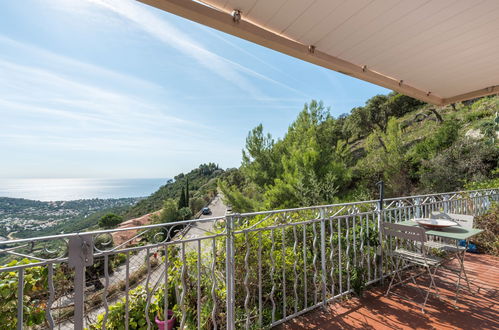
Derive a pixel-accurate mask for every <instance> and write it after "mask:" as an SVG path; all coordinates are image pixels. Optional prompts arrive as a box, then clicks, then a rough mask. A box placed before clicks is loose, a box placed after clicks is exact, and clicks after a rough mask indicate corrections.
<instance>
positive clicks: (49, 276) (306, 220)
mask: <svg viewBox="0 0 499 330" xmlns="http://www.w3.org/2000/svg"><path fill="white" fill-rule="evenodd" d="M494 201H499V189H486V190H476V191H465V192H453V193H444V194H431V195H422V196H410V197H400V198H388V199H380V200H371V201H362V202H355V203H344V204H334V205H322V206H313V207H304V208H297V209H287V210H275V211H265V212H254V213H245V214H229V215H226V216H224V217H213V218H209V219H199V220H188V221H181V222H174V223H167V224H158V225H148V226H142V227H136V228H118V229H112V230H103V231H94V232H85V233H73V234H65V235H56V236H49V237H39V238H33V239H19V240H14V241H4V242H0V262H1V263H2V264H4V266H1V268H0V285H1V287H0V297H1V298H2V299H1V300H0V305H1V306H0V319H2V326H5V327H6V328H15V327H17V329H23V328H26V327H32V328H35V329H36V328H50V329H59V328H60V329H65V328H69V329H73V328H75V329H83V328H85V327H86V328H89V329H123V328H124V329H139V328H147V329H155V328H156V327H157V322H156V319H158V323H161V322H162V321H161V320H166V319H168V318H169V317H171V315H172V314H173V317H174V318H175V322H176V324H177V326H178V327H180V328H189V329H190V328H198V329H200V328H210V329H211V328H213V329H218V328H220V329H235V328H246V329H249V328H268V327H272V326H275V325H278V324H280V323H283V322H285V321H287V320H289V319H291V318H294V317H296V316H298V315H300V314H303V313H305V312H307V311H310V310H312V309H314V308H316V307H318V306H321V305H325V304H327V303H329V302H331V301H334V300H335V299H338V298H340V297H342V296H345V295H348V294H350V293H352V292H355V291H360V290H362V289H363V288H364V287H365V286H366V285H369V284H372V283H375V282H377V281H380V280H381V279H382V278H383V277H384V276H386V274H388V272H389V271H390V270H389V267H388V266H387V264H386V262H384V258H383V253H382V250H381V249H380V248H379V234H378V224H379V222H380V221H381V220H382V219H384V221H393V222H399V221H404V220H407V219H410V218H414V217H423V216H428V215H429V214H430V213H431V212H432V211H436V210H442V211H445V212H449V213H462V214H473V215H479V214H482V213H484V212H485V211H486V210H487V209H489V208H490V205H491V204H492V203H493V202H494ZM193 228H195V230H194V229H193ZM194 232H196V233H197V234H193V233H194ZM200 232H203V233H204V234H199V233H200ZM166 328H167V327H166Z"/></svg>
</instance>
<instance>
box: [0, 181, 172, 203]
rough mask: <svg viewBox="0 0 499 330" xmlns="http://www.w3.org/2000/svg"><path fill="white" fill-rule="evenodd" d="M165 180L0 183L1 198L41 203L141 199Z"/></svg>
mask: <svg viewBox="0 0 499 330" xmlns="http://www.w3.org/2000/svg"><path fill="white" fill-rule="evenodd" d="M167 180H168V179H164V178H163V179H159V178H153V179H60V178H57V179H0V197H14V198H26V199H34V200H41V201H62V200H75V199H90V198H122V197H144V196H149V195H150V194H151V193H153V192H155V191H156V190H157V189H158V188H159V187H160V186H162V185H164V184H165V183H166V181H167Z"/></svg>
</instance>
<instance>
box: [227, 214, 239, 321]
mask: <svg viewBox="0 0 499 330" xmlns="http://www.w3.org/2000/svg"><path fill="white" fill-rule="evenodd" d="M235 216H236V217H237V216H238V214H236V215H235ZM225 221H226V234H227V235H226V238H225V240H226V241H225V243H226V244H225V245H226V256H225V270H226V271H225V274H226V279H225V281H226V290H227V301H226V304H227V330H233V329H235V315H234V304H235V290H234V289H235V288H234V262H235V261H234V215H232V214H231V215H227V217H226V219H225Z"/></svg>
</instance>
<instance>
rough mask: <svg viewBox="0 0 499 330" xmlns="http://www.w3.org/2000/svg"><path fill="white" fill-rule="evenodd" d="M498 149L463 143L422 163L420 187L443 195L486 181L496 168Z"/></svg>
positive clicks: (478, 142) (457, 142) (459, 142)
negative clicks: (469, 184) (446, 192)
mask: <svg viewBox="0 0 499 330" xmlns="http://www.w3.org/2000/svg"><path fill="white" fill-rule="evenodd" d="M498 160H499V149H498V148H497V147H495V146H492V145H488V144H484V143H482V142H480V141H474V140H468V139H462V140H458V141H456V143H454V144H453V145H452V146H451V147H449V148H447V149H445V150H443V151H442V152H440V153H439V154H438V155H436V156H435V157H434V158H432V159H429V160H425V161H423V164H422V168H421V183H422V185H423V187H425V189H426V191H431V192H445V191H452V190H454V189H455V188H456V187H462V186H463V185H464V183H465V182H467V181H478V182H479V181H483V180H486V179H487V178H488V177H489V176H490V173H491V172H492V170H493V169H495V168H497V167H498Z"/></svg>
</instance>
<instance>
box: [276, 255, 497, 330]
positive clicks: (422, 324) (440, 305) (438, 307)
mask: <svg viewBox="0 0 499 330" xmlns="http://www.w3.org/2000/svg"><path fill="white" fill-rule="evenodd" d="M454 261H455V265H457V262H456V260H454ZM464 265H465V267H466V271H467V274H468V277H469V279H470V280H471V281H472V289H474V290H476V289H477V286H478V287H480V291H479V293H478V294H475V295H474V296H473V295H471V294H470V293H469V292H468V291H467V290H463V291H461V294H460V298H459V300H458V303H457V308H455V307H453V302H454V296H453V295H452V292H453V290H454V288H455V284H456V281H457V276H456V275H455V274H454V273H452V272H449V271H447V270H442V271H439V272H438V273H437V274H438V280H437V286H438V287H439V288H440V292H441V294H442V297H441V298H442V300H439V299H437V298H436V297H435V296H433V295H430V297H429V298H428V302H427V304H426V309H425V313H424V314H423V313H422V312H421V308H420V306H419V305H418V304H416V303H414V302H411V301H407V300H405V299H401V298H399V297H397V296H395V295H389V296H388V297H385V296H384V293H385V290H386V288H387V285H388V283H386V284H385V285H384V286H383V287H374V288H370V289H369V290H368V291H366V292H365V294H364V297H362V298H352V299H350V300H346V301H343V302H337V303H335V304H333V305H330V306H329V307H327V308H326V309H321V308H319V309H317V310H315V311H312V312H309V313H307V314H304V315H302V316H299V317H297V318H296V319H294V320H292V321H289V322H287V323H285V324H284V325H282V326H281V329H499V258H496V257H492V256H489V255H476V254H470V253H467V254H466V257H465V263H464ZM428 280H429V277H428V276H422V277H421V278H418V283H420V284H423V283H427V281H428ZM444 280H445V281H444ZM395 292H396V293H398V294H400V295H403V296H405V297H411V298H412V299H414V300H416V301H418V302H421V303H422V302H423V298H422V297H421V295H420V294H419V293H418V291H417V290H416V289H415V288H414V287H411V286H407V285H403V286H398V287H397V288H396V289H395Z"/></svg>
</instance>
